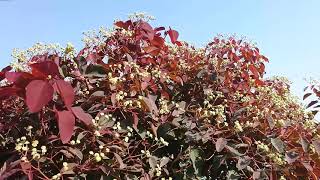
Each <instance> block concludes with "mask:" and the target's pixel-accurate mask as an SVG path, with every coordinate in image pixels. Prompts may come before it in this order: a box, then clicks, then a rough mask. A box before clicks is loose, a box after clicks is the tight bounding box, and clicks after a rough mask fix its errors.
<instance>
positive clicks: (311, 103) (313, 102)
mask: <svg viewBox="0 0 320 180" xmlns="http://www.w3.org/2000/svg"><path fill="white" fill-rule="evenodd" d="M317 103H318V101H311V102H310V103H309V104H308V105H307V108H309V107H311V106H313V105H315V104H317Z"/></svg>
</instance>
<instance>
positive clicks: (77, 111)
mask: <svg viewBox="0 0 320 180" xmlns="http://www.w3.org/2000/svg"><path fill="white" fill-rule="evenodd" d="M71 110H72V112H73V114H74V115H75V116H76V117H77V118H78V119H79V120H81V121H82V122H84V123H85V124H86V125H90V124H91V123H92V116H91V115H90V114H88V113H85V112H84V110H83V109H82V108H81V107H80V106H78V107H72V108H71Z"/></svg>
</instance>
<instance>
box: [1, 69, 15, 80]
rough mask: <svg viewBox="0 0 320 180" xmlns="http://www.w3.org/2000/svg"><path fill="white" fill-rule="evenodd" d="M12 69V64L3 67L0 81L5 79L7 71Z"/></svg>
mask: <svg viewBox="0 0 320 180" xmlns="http://www.w3.org/2000/svg"><path fill="white" fill-rule="evenodd" d="M11 69H12V67H11V66H7V67H5V68H3V69H2V70H1V72H0V81H1V80H3V79H4V78H5V74H6V72H8V71H10V70H11Z"/></svg>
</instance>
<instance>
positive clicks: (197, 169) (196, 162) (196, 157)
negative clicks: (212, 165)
mask: <svg viewBox="0 0 320 180" xmlns="http://www.w3.org/2000/svg"><path fill="white" fill-rule="evenodd" d="M202 157H203V152H202V150H200V149H191V150H190V159H191V162H192V165H193V169H194V174H195V175H197V176H201V174H202V171H203V165H204V161H203V159H202Z"/></svg>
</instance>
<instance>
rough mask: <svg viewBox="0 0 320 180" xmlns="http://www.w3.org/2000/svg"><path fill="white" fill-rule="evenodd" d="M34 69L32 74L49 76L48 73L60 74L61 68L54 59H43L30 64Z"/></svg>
mask: <svg viewBox="0 0 320 180" xmlns="http://www.w3.org/2000/svg"><path fill="white" fill-rule="evenodd" d="M29 66H30V67H31V69H32V74H33V75H35V76H38V77H42V78H47V77H48V75H51V76H59V75H60V73H59V69H58V66H57V64H56V63H55V62H54V61H43V62H39V63H34V64H30V65H29Z"/></svg>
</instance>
